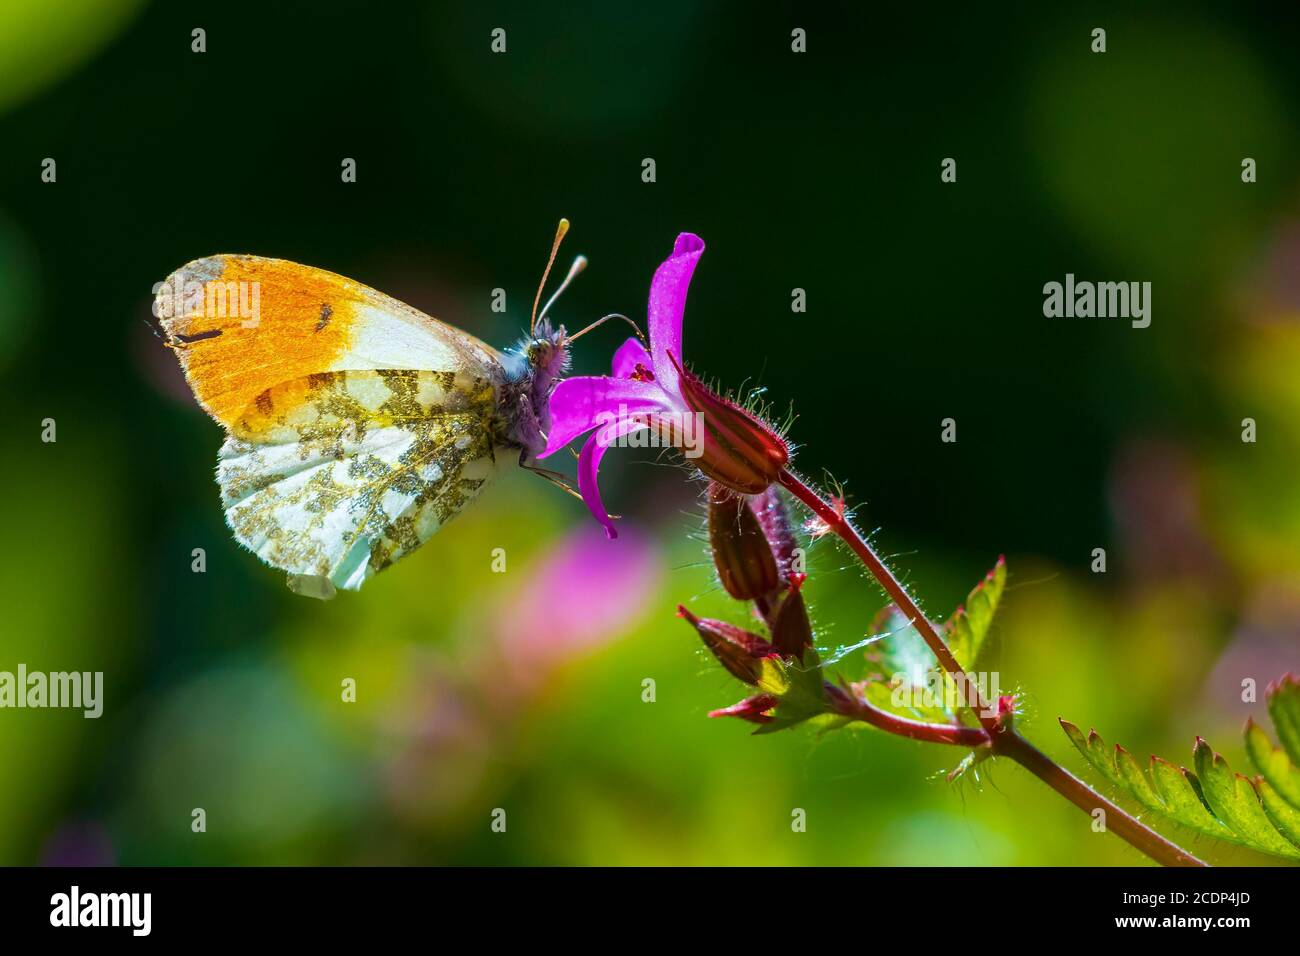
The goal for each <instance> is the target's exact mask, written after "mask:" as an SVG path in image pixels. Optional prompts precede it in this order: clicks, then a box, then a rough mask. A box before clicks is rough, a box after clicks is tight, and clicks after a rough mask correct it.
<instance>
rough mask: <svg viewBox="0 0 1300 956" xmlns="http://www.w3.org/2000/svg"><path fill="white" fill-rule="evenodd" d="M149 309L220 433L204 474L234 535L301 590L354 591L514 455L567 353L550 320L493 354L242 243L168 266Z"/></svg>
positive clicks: (539, 421)
mask: <svg viewBox="0 0 1300 956" xmlns="http://www.w3.org/2000/svg"><path fill="white" fill-rule="evenodd" d="M232 303H237V306H235V307H232ZM155 314H156V315H158V317H159V320H160V322H161V324H162V327H163V330H164V332H165V333H166V335H167V338H168V344H169V345H171V346H172V348H173V350H174V351H175V352H176V354H177V356H178V358H179V359H180V363H181V366H182V368H183V369H184V371H185V374H186V378H187V380H188V381H189V383H190V386H191V388H192V389H193V391H194V394H195V396H196V398H197V399H198V401H199V403H200V404H201V405H202V406H203V408H204V409H205V410H206V411H207V412H208V413H209V414H210V415H211V416H212V417H213V418H214V419H216V420H217V421H218V422H219V423H220V424H221V425H223V426H224V427H225V429H226V432H227V438H226V441H225V443H224V444H223V445H222V448H221V451H220V453H219V456H218V466H217V481H218V484H219V485H220V488H221V498H222V505H223V507H224V509H225V513H226V519H227V522H228V523H229V525H230V527H231V529H232V531H233V532H234V534H235V537H236V539H237V540H239V541H240V543H242V544H244V545H245V546H247V547H248V548H250V549H251V550H252V551H254V552H255V553H256V554H257V555H258V556H259V557H261V558H262V559H263V560H264V561H266V562H267V563H268V564H271V565H273V566H275V567H278V568H282V569H283V570H285V571H287V572H288V573H289V575H290V585H291V587H294V589H295V590H299V591H300V592H303V593H312V594H315V595H316V596H329V595H330V594H332V593H333V590H334V589H335V588H347V589H356V588H359V587H360V586H361V585H362V584H363V583H364V582H365V580H367V579H368V578H369V577H370V576H372V575H373V574H375V573H377V572H379V571H381V570H383V569H384V568H387V567H388V566H389V565H391V564H392V563H393V562H394V561H396V560H398V559H399V558H401V557H403V556H404V555H406V554H409V553H410V552H411V551H412V550H414V549H415V548H417V547H419V546H420V545H421V544H422V543H423V542H424V541H426V540H428V538H429V537H430V536H432V535H433V534H434V533H435V532H436V531H437V530H438V529H439V528H440V527H441V526H442V525H443V524H445V523H446V522H447V521H449V520H451V519H452V518H453V517H455V515H456V514H458V513H459V512H460V511H461V510H463V509H464V508H465V507H466V506H467V505H468V504H469V503H470V502H471V501H473V500H474V499H475V498H476V497H477V496H478V494H479V493H480V492H481V491H482V490H483V489H484V488H485V487H486V486H487V485H488V484H489V483H490V482H491V480H492V479H493V477H494V476H495V475H496V473H497V470H498V467H499V465H501V464H502V463H503V462H505V461H508V460H510V459H511V458H514V457H516V456H517V458H518V461H519V463H520V464H527V463H528V462H529V461H530V460H531V458H532V457H534V456H535V455H536V454H537V453H538V452H539V451H541V450H542V449H543V448H544V447H545V444H546V439H545V433H546V429H547V425H548V422H547V421H546V408H547V398H548V396H549V394H550V390H551V388H552V387H553V386H554V383H555V382H556V380H557V378H558V377H559V376H560V375H561V374H563V371H564V369H565V368H566V366H567V363H568V347H567V341H566V336H565V332H564V329H563V328H562V327H561V328H552V327H551V326H550V325H549V324H548V323H540V324H539V325H538V327H537V328H536V330H535V331H534V333H533V334H531V335H530V336H529V337H528V339H526V340H525V341H524V342H523V343H521V345H520V347H519V348H518V349H516V350H514V352H513V353H503V352H499V351H497V350H496V349H494V348H492V347H491V346H489V345H486V344H485V343H483V342H481V341H479V340H478V339H477V338H475V337H474V336H472V335H469V334H468V333H466V332H463V331H461V330H460V329H456V328H455V327H453V326H450V325H447V324H445V323H442V322H439V321H437V320H436V319H433V318H431V317H429V316H427V315H424V314H423V313H421V312H418V311H417V310H415V309H412V308H411V307H409V306H407V305H405V304H403V303H401V302H398V301H397V300H395V299H391V298H389V297H388V296H385V295H383V294H381V293H379V292H376V291H374V290H373V289H370V288H368V287H366V286H364V285H361V284H360V283H357V282H353V281H352V280H350V279H346V278H344V277H342V276H338V275H335V274H334V273H330V272H326V271H324V270H321V269H314V268H311V267H308V266H302V265H298V264H296V263H291V262H286V261H284V260H278V259H264V258H260V257H256V256H232V255H222V256H212V257H208V258H205V259H198V260H195V261H193V262H191V263H188V264H187V265H185V266H182V267H181V268H180V269H178V270H177V271H176V272H175V273H173V274H172V275H171V276H169V277H168V279H167V280H166V281H165V282H164V283H162V284H161V286H160V287H159V289H158V291H157V295H156V299H155Z"/></svg>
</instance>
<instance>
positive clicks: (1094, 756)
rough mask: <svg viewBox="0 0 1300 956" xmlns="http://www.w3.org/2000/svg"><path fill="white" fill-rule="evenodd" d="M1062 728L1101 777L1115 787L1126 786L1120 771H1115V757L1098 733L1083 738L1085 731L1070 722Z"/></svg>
mask: <svg viewBox="0 0 1300 956" xmlns="http://www.w3.org/2000/svg"><path fill="white" fill-rule="evenodd" d="M1061 727H1062V728H1064V730H1065V733H1066V736H1068V737H1069V738H1070V740H1071V741H1072V742H1073V743H1074V746H1076V747H1078V748H1079V753H1081V754H1083V756H1084V757H1085V758H1086V759H1087V761H1088V763H1090V764H1092V765H1093V766H1094V767H1096V768H1097V769H1098V770H1100V771H1101V775H1102V776H1103V777H1105V778H1106V779H1107V780H1109V781H1110V782H1111V783H1112V784H1113V785H1114V786H1117V787H1124V786H1126V785H1125V783H1124V780H1123V778H1121V777H1120V775H1119V771H1118V770H1116V769H1115V757H1114V755H1113V754H1111V752H1110V751H1109V750H1108V749H1107V748H1106V742H1105V741H1104V740H1102V739H1101V738H1100V737H1099V736H1097V731H1095V730H1092V731H1089V732H1088V736H1087V737H1085V736H1083V731H1081V730H1080V729H1079V728H1078V727H1076V726H1074V724H1072V723H1070V722H1069V721H1068V720H1062V721H1061Z"/></svg>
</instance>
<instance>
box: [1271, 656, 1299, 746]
mask: <svg viewBox="0 0 1300 956" xmlns="http://www.w3.org/2000/svg"><path fill="white" fill-rule="evenodd" d="M1265 696H1266V697H1267V698H1268V715H1269V717H1271V718H1272V719H1273V729H1274V730H1276V731H1277V739H1278V740H1280V741H1281V742H1282V746H1283V747H1284V748H1286V752H1287V755H1288V756H1290V758H1291V762H1292V763H1293V764H1296V765H1297V766H1300V678H1297V677H1296V676H1295V675H1294V674H1284V675H1283V676H1282V678H1281V679H1280V680H1278V681H1277V682H1276V683H1274V684H1272V685H1270V686H1269V688H1268V692H1267V693H1266V694H1265Z"/></svg>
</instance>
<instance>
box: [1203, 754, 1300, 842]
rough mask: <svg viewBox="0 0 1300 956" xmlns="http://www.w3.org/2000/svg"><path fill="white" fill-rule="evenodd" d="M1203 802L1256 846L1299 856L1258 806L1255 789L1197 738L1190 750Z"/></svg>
mask: <svg viewBox="0 0 1300 956" xmlns="http://www.w3.org/2000/svg"><path fill="white" fill-rule="evenodd" d="M1192 755H1193V760H1194V762H1195V763H1196V775H1197V776H1198V777H1199V778H1200V781H1201V793H1202V794H1203V795H1204V797H1205V801H1206V802H1207V803H1208V804H1209V805H1210V809H1211V810H1213V811H1214V815H1215V816H1216V817H1218V818H1219V820H1221V821H1222V822H1223V823H1224V825H1226V826H1227V827H1228V829H1230V830H1232V831H1233V832H1234V833H1236V834H1237V835H1238V836H1240V837H1241V838H1242V840H1243V841H1244V842H1246V843H1247V844H1248V845H1250V846H1253V847H1255V848H1256V849H1260V850H1264V851H1265V852H1267V853H1273V854H1275V855H1277V856H1287V857H1292V858H1293V859H1300V848H1297V847H1295V846H1293V845H1292V844H1291V842H1290V841H1289V840H1287V839H1286V838H1285V837H1283V836H1282V835H1281V834H1280V833H1278V831H1277V828H1276V827H1274V826H1273V824H1272V823H1271V822H1270V821H1269V819H1268V815H1267V814H1265V813H1264V808H1263V806H1261V805H1260V802H1259V795H1258V794H1256V793H1255V788H1254V787H1253V786H1252V785H1251V783H1250V781H1249V780H1247V779H1246V778H1245V777H1243V776H1242V775H1241V774H1239V773H1233V771H1232V768H1231V767H1229V766H1228V761H1226V760H1224V759H1223V757H1222V756H1220V755H1219V754H1217V753H1215V752H1214V751H1213V750H1212V749H1211V748H1210V745H1209V744H1207V743H1206V742H1205V741H1204V740H1202V739H1201V738H1200V737H1197V738H1196V749H1195V750H1194V751H1193V752H1192Z"/></svg>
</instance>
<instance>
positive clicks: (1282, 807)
mask: <svg viewBox="0 0 1300 956" xmlns="http://www.w3.org/2000/svg"><path fill="white" fill-rule="evenodd" d="M1256 788H1257V789H1258V790H1259V802H1260V803H1261V804H1263V806H1264V812H1265V813H1267V814H1268V818H1269V820H1271V821H1272V822H1273V826H1275V827H1277V831H1278V833H1280V834H1282V835H1283V836H1284V837H1286V838H1287V839H1288V840H1290V841H1291V842H1292V843H1294V844H1296V845H1297V846H1300V810H1297V809H1296V808H1295V807H1293V806H1292V805H1291V804H1289V803H1287V802H1286V801H1285V800H1283V799H1282V797H1281V795H1280V794H1279V793H1278V792H1277V791H1276V790H1275V789H1273V787H1272V785H1270V784H1269V782H1268V781H1267V780H1261V781H1259V783H1258V784H1256Z"/></svg>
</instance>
